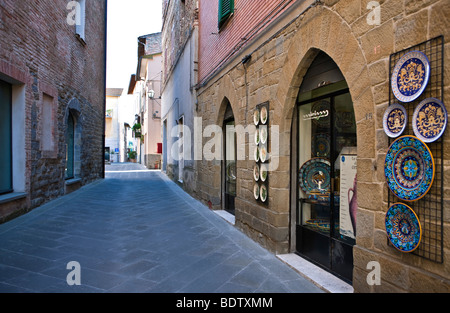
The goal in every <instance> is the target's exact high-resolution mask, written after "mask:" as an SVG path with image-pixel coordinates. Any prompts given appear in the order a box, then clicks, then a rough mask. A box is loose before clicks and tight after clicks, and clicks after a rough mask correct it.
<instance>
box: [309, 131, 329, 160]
mask: <svg viewBox="0 0 450 313" xmlns="http://www.w3.org/2000/svg"><path fill="white" fill-rule="evenodd" d="M311 148H312V156H313V157H328V156H329V154H330V135H328V134H327V133H322V134H317V135H315V136H314V137H313V140H312V147H311Z"/></svg>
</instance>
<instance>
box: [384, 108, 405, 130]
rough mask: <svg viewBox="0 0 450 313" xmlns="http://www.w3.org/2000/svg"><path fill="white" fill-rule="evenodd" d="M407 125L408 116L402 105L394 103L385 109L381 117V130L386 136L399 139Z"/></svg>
mask: <svg viewBox="0 0 450 313" xmlns="http://www.w3.org/2000/svg"><path fill="white" fill-rule="evenodd" d="M407 123H408V114H407V113H406V109H405V107H404V106H403V105H401V104H398V103H394V104H392V105H390V106H388V108H387V109H386V112H385V113H384V117H383V128H384V132H385V133H386V135H388V136H389V137H391V138H397V137H399V136H400V135H401V134H402V133H403V132H404V131H405V128H406V124H407Z"/></svg>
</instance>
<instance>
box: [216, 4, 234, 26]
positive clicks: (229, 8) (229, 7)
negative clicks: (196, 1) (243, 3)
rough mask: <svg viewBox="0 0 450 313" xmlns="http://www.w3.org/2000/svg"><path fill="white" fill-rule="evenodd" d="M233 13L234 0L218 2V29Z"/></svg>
mask: <svg viewBox="0 0 450 313" xmlns="http://www.w3.org/2000/svg"><path fill="white" fill-rule="evenodd" d="M233 12H234V0H219V28H221V27H222V25H223V24H225V22H226V20H227V19H228V18H229V17H230V16H231V14H233Z"/></svg>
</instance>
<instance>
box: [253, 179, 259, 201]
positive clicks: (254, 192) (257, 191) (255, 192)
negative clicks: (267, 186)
mask: <svg viewBox="0 0 450 313" xmlns="http://www.w3.org/2000/svg"><path fill="white" fill-rule="evenodd" d="M253 196H254V197H255V200H258V198H259V185H258V184H257V183H256V184H255V185H254V186H253Z"/></svg>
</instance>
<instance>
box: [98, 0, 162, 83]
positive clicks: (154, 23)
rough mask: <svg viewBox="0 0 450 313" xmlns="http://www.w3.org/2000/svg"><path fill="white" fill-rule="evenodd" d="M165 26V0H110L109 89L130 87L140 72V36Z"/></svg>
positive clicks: (157, 30)
mask: <svg viewBox="0 0 450 313" xmlns="http://www.w3.org/2000/svg"><path fill="white" fill-rule="evenodd" d="M161 28H162V0H127V1H123V0H108V55H107V57H108V61H107V62H108V63H107V81H106V86H107V88H124V89H126V88H128V84H129V82H130V77H131V75H132V74H136V68H137V48H138V44H137V38H138V37H140V36H142V35H147V34H152V33H157V32H160V31H161Z"/></svg>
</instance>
